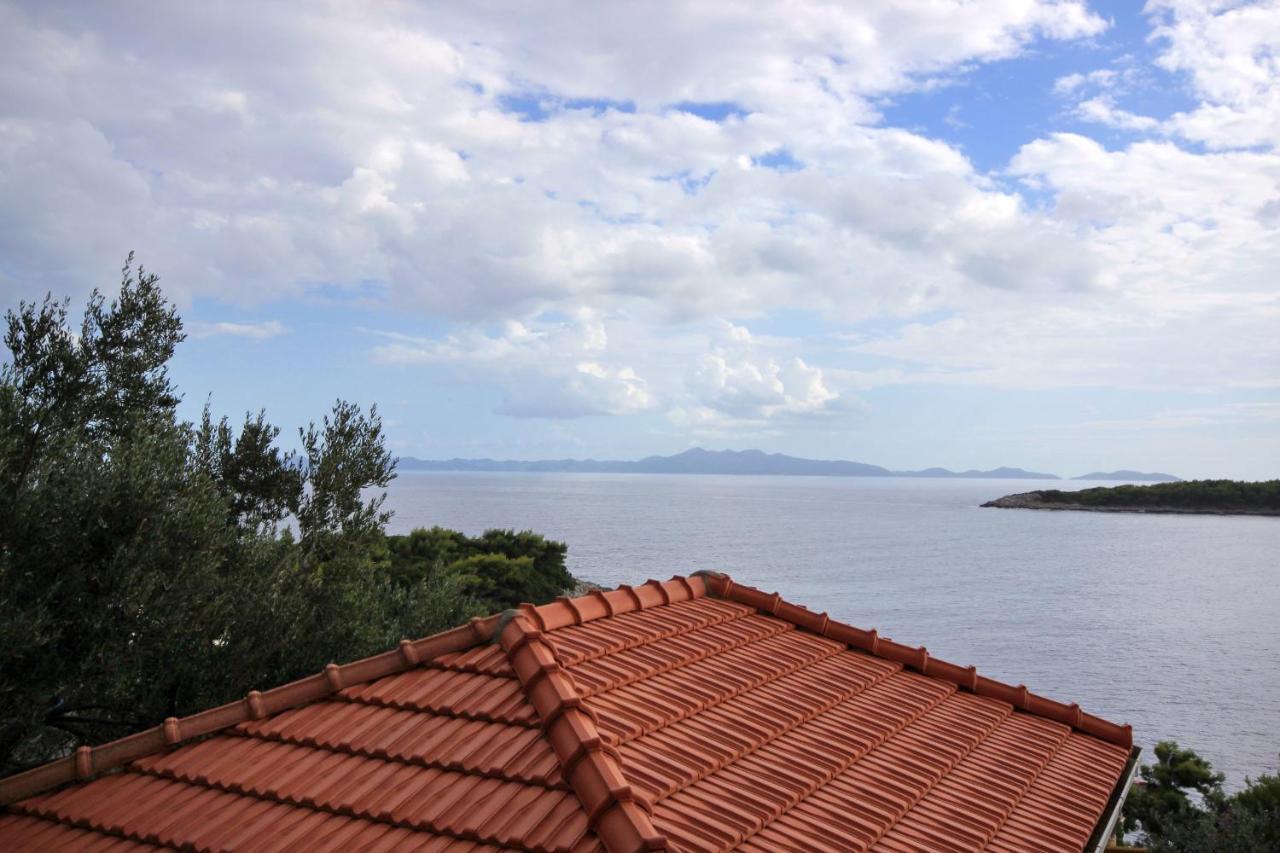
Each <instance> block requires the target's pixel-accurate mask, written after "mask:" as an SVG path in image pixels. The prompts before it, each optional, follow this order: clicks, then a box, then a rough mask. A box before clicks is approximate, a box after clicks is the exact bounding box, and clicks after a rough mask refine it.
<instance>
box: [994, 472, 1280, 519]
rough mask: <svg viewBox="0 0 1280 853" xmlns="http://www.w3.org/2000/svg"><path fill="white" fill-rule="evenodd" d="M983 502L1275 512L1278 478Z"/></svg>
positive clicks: (1054, 492) (1045, 493)
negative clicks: (1252, 481)
mask: <svg viewBox="0 0 1280 853" xmlns="http://www.w3.org/2000/svg"><path fill="white" fill-rule="evenodd" d="M983 506H991V507H1003V508H1008V509H1085V510H1098V511H1104V512H1185V513H1209V514H1241V515H1280V480H1265V481H1263V482H1257V483H1246V482H1240V481H1238V480H1187V481H1185V482H1179V483H1157V484H1155V485H1151V486H1111V487H1109V488H1102V487H1100V488H1094V489H1082V490H1080V491H1078V492H1067V491H1062V490H1060V489H1044V490H1041V491H1036V492H1023V493H1022V494H1017V495H1006V496H1004V497H1002V498H997V499H996V500H994V501H988V502H987V503H985V504H983Z"/></svg>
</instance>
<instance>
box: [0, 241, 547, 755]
mask: <svg viewBox="0 0 1280 853" xmlns="http://www.w3.org/2000/svg"><path fill="white" fill-rule="evenodd" d="M122 278H123V280H122V282H121V287H120V291H119V295H118V296H117V297H116V298H115V299H113V300H110V301H108V300H107V299H105V298H104V297H103V296H102V295H101V294H99V293H97V292H96V291H95V293H94V294H93V295H92V296H91V297H90V299H89V304H88V307H87V309H86V311H85V316H84V320H83V322H82V323H81V325H80V328H79V330H78V331H73V330H72V329H71V327H70V326H69V322H68V311H67V303H66V302H57V301H54V300H53V299H52V298H47V299H45V300H44V302H43V303H41V304H39V305H27V304H23V305H21V306H20V307H19V309H18V310H17V311H14V312H10V313H9V315H8V318H7V333H6V335H5V342H6V344H7V345H8V347H9V352H10V359H9V361H8V362H7V363H6V364H5V365H4V366H3V367H2V368H0V773H3V774H7V773H8V772H12V771H14V770H17V769H20V768H21V767H23V766H25V765H29V764H33V763H40V762H43V761H46V760H48V759H49V758H52V757H54V756H56V755H58V754H60V753H64V752H66V751H67V750H70V749H72V748H74V747H75V746H77V745H79V744H81V743H96V742H100V741H103V740H107V739H111V738H116V737H120V736H122V735H125V734H128V733H129V732H131V731H134V730H137V729H140V728H144V727H147V726H151V725H155V724H157V723H158V722H160V721H161V720H162V719H164V718H165V717H167V716H171V715H177V716H180V715H185V714H190V713H194V712H195V711H197V710H200V709H203V708H207V707H211V706H214V705H218V704H221V703H223V702H227V701H230V700H232V699H236V698H239V697H242V696H244V694H245V693H246V692H247V691H248V690H250V689H253V688H266V687H271V686H274V685H277V684H282V683H285V682H287V681H290V680H292V679H294V678H297V677H299V676H301V675H305V674H308V673H312V672H316V671H318V670H319V669H321V668H322V667H323V666H324V665H325V664H326V663H328V662H329V661H335V660H336V661H346V660H353V659H357V658H360V657H364V656H366V655H370V654H374V653H377V652H381V651H385V650H386V649H388V648H391V647H393V646H394V645H395V643H396V641H398V640H399V639H401V638H403V637H421V636H426V635H429V634H432V633H435V632H437V631H440V630H443V629H445V628H448V627H452V626H454V625H457V624H460V623H462V622H463V621H465V620H466V618H467V617H469V616H472V615H475V614H477V613H480V612H486V611H491V610H493V609H496V608H495V606H494V602H495V601H497V600H499V599H500V600H502V601H506V600H508V599H512V598H515V599H532V600H535V601H545V600H547V599H548V598H550V597H551V596H552V595H554V594H556V593H559V592H560V591H561V590H563V589H564V588H566V587H567V586H569V585H570V584H571V583H572V579H570V578H569V576H568V573H567V572H566V571H565V570H564V546H563V545H559V544H558V543H550V542H546V541H545V540H543V539H542V538H541V537H539V536H536V535H534V534H529V533H524V534H513V533H496V532H494V533H493V535H492V536H491V535H490V534H486V536H487V537H490V539H491V541H488V540H486V541H479V540H471V539H468V538H467V537H465V536H462V534H452V533H446V532H443V531H442V532H440V534H439V535H438V536H436V535H435V534H432V537H434V538H432V542H433V543H434V542H435V541H436V540H438V541H439V542H440V543H445V542H454V543H455V544H457V545H458V547H457V548H456V549H455V550H453V551H449V550H448V549H445V548H443V547H441V548H437V547H435V545H434V544H432V545H431V547H428V548H425V552H429V553H427V554H426V556H425V557H424V556H423V555H422V554H419V555H418V556H416V557H413V558H412V559H411V560H410V562H412V560H417V561H418V563H423V562H424V560H425V565H426V566H427V568H425V569H423V570H421V571H417V570H415V569H412V568H405V567H402V569H403V570H402V571H398V572H396V573H393V572H392V562H393V558H392V548H391V547H389V543H388V540H387V538H386V536H385V535H384V533H383V527H384V525H385V524H386V522H387V520H388V518H389V517H390V514H389V513H388V512H386V511H385V510H384V509H383V500H384V498H385V495H384V494H375V495H374V496H373V497H369V494H368V493H369V490H371V489H373V490H376V489H382V488H385V487H386V485H387V484H388V483H389V482H390V480H391V478H392V477H393V476H394V469H395V465H394V461H393V460H392V458H391V455H390V454H389V453H388V451H387V449H386V444H385V438H384V436H383V432H382V423H381V420H380V419H379V417H378V414H377V410H376V409H374V408H371V409H369V411H368V413H367V414H366V413H365V411H364V410H362V409H361V408H360V407H359V406H356V405H354V404H351V403H347V402H344V401H341V400H339V401H337V402H336V403H335V404H334V407H333V410H332V411H331V412H330V413H329V414H328V415H327V416H325V417H324V418H323V419H322V421H321V423H320V425H319V426H317V425H315V424H312V425H310V426H309V427H308V428H306V429H303V430H300V433H299V438H300V447H301V452H300V453H299V452H290V451H287V450H285V449H282V448H281V447H279V446H278V444H277V442H278V439H279V436H280V430H279V429H278V428H277V427H276V426H274V425H272V424H271V423H270V422H269V421H268V420H267V417H266V414H265V413H264V412H258V413H257V414H256V415H246V416H245V418H244V420H243V422H242V423H240V424H238V425H233V424H232V423H231V422H230V421H228V420H227V419H226V418H221V419H216V420H215V418H214V417H213V415H212V414H211V413H210V411H209V408H208V407H207V406H206V408H205V411H204V413H203V416H202V418H201V421H200V423H199V424H188V423H183V422H180V421H178V419H177V417H176V414H175V407H176V406H177V403H178V399H179V398H178V395H177V392H176V391H175V389H174V388H173V387H172V386H171V384H170V382H169V379H168V375H167V364H168V361H169V359H170V357H171V356H172V355H173V352H174V349H175V347H176V346H177V345H178V344H179V343H180V342H181V341H182V340H183V335H182V323H181V320H180V319H179V318H178V315H177V313H176V311H175V310H174V309H173V307H172V306H171V305H169V304H168V303H167V302H166V301H165V299H164V297H163V295H162V293H161V291H160V288H159V285H158V280H157V279H156V277H155V276H154V275H150V274H147V273H145V272H144V271H143V270H142V269H141V267H139V268H138V270H137V273H136V274H135V273H134V272H133V269H132V256H130V259H129V261H128V262H126V264H125V268H124V273H123V277H122ZM295 534H296V535H295ZM482 539H483V537H482ZM415 547H416V546H415ZM484 549H490V550H492V551H499V552H501V554H503V555H505V556H498V557H496V558H494V559H492V560H488V561H486V560H484V559H482V560H479V561H477V562H475V563H473V564H469V565H468V566H466V567H458V568H456V569H451V570H443V571H435V570H434V569H435V568H437V567H438V564H439V562H440V559H441V558H442V555H447V562H448V564H452V563H454V562H455V561H456V560H459V559H462V558H464V557H468V556H474V555H476V554H485V553H489V551H486V550H484ZM409 550H410V551H412V550H413V549H412V548H410V549H409ZM420 550H423V549H420ZM415 565H417V564H415ZM440 567H443V564H440ZM565 579H568V580H567V582H562V581H565ZM553 587H554V589H552V588H553ZM482 599H483V600H482Z"/></svg>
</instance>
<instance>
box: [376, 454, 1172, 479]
mask: <svg viewBox="0 0 1280 853" xmlns="http://www.w3.org/2000/svg"><path fill="white" fill-rule="evenodd" d="M399 467H400V469H401V470H403V471H528V472H544V473H553V472H555V473H565V472H577V473H589V474H790V475H807V476H811V477H812V476H817V477H947V478H960V477H970V478H981V479H988V480H1060V479H1062V478H1061V477H1059V476H1058V475H1056V474H1045V473H1043V472H1039V471H1024V470H1023V469H1021V468H993V469H991V470H990V471H976V470H970V471H950V470H948V469H946V468H926V469H924V470H923V471H892V470H890V469H888V468H882V467H881V466H879V465H868V464H867V463H865V462H847V461H845V460H841V459H800V458H798V457H795V456H787V455H785V454H782V453H765V452H764V451H762V450H704V449H702V448H701V447H695V448H693V449H691V450H686V451H685V452H683V453H677V454H676V455H675V456H648V457H645V458H644V459H640V460H638V461H634V462H627V461H619V460H598V459H540V460H533V461H522V460H518V459H505V460H504V459H439V460H432V459H415V458H414V457H412V456H402V457H401V458H400V465H399ZM1115 474H1117V475H1118V474H1134V476H1133V477H1119V478H1118V479H1134V480H1137V479H1146V478H1154V477H1167V476H1168V475H1167V474H1137V473H1136V472H1126V471H1117V472H1115ZM1108 476H1110V475H1103V474H1086V475H1085V477H1082V478H1080V479H1105V478H1107V477H1108ZM1170 479H1177V478H1176V477H1174V478H1170Z"/></svg>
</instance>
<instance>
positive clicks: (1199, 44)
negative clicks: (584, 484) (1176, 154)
mask: <svg viewBox="0 0 1280 853" xmlns="http://www.w3.org/2000/svg"><path fill="white" fill-rule="evenodd" d="M1148 9H1149V11H1150V12H1151V13H1152V14H1153V15H1154V18H1155V21H1156V24H1157V26H1156V29H1155V31H1154V33H1153V35H1154V37H1155V39H1156V40H1157V41H1158V42H1159V43H1160V44H1162V45H1163V51H1162V52H1161V54H1160V57H1159V59H1158V60H1157V62H1158V64H1159V65H1160V66H1161V67H1163V68H1165V69H1166V70H1169V71H1173V72H1177V73H1180V74H1183V75H1185V76H1186V78H1187V79H1188V80H1189V81H1190V84H1191V87H1192V89H1193V91H1194V92H1195V94H1196V95H1197V96H1198V97H1199V98H1200V101H1201V103H1200V105H1199V106H1198V107H1196V108H1195V109H1193V110H1189V111H1186V112H1180V113H1178V114H1176V115H1174V116H1173V117H1172V118H1171V119H1170V120H1169V122H1168V126H1169V129H1170V130H1171V131H1172V132H1174V133H1176V134H1178V135H1179V136H1182V137H1184V138H1186V139H1190V140H1194V141H1196V142H1201V143H1204V144H1205V145H1206V146H1208V147H1210V148H1214V149H1229V148H1248V147H1253V146H1263V147H1267V148H1272V149H1274V148H1275V147H1276V146H1277V145H1280V4H1277V3H1276V2H1274V0H1262V2H1257V3H1222V2H1207V0H1154V2H1152V3H1150V4H1148Z"/></svg>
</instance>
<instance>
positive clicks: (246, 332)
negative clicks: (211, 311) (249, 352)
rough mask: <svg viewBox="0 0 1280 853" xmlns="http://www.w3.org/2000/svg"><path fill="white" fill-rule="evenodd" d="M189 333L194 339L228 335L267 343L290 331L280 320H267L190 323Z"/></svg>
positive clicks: (187, 325)
mask: <svg viewBox="0 0 1280 853" xmlns="http://www.w3.org/2000/svg"><path fill="white" fill-rule="evenodd" d="M186 327H187V331H188V332H189V333H190V334H191V336H192V337H193V338H211V337H215V336H218V335H226V336H228V337H234V338H250V339H251V340H255V341H265V340H266V339H267V338H274V337H278V336H280V335H283V334H285V333H286V332H287V331H289V330H288V329H287V328H285V325H284V324H283V323H281V322H280V321H279V320H266V321H264V322H261V323H188V324H186Z"/></svg>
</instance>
